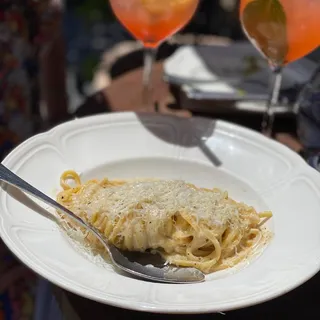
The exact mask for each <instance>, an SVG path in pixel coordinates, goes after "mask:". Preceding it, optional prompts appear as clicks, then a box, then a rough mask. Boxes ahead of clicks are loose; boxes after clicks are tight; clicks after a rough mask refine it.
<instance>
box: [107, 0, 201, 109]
mask: <svg viewBox="0 0 320 320" xmlns="http://www.w3.org/2000/svg"><path fill="white" fill-rule="evenodd" d="M198 2H199V0H110V4H111V7H112V10H113V12H114V13H115V15H116V16H117V18H118V19H119V20H120V22H121V23H122V24H123V25H124V26H125V27H126V28H127V29H128V30H129V31H130V32H131V33H132V35H133V36H134V37H135V38H136V39H138V40H140V41H141V42H142V43H143V45H144V48H145V50H144V52H145V55H144V56H145V58H144V71H143V91H142V98H143V99H142V110H148V111H151V110H153V109H155V104H154V101H153V97H152V90H151V80H150V79H151V71H152V65H153V61H154V58H155V53H156V49H157V48H158V46H159V45H160V44H161V42H163V41H164V40H166V39H167V38H168V37H170V36H172V35H173V34H175V33H176V32H178V31H179V30H180V29H181V28H183V27H184V26H185V25H186V24H187V23H188V22H189V20H190V19H191V18H192V16H193V14H194V13H195V11H196V8H197V6H198Z"/></svg>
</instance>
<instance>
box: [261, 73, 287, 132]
mask: <svg viewBox="0 0 320 320" xmlns="http://www.w3.org/2000/svg"><path fill="white" fill-rule="evenodd" d="M273 77H274V81H273V88H272V91H271V95H270V99H269V101H268V104H267V110H266V111H265V113H264V115H263V120H262V124H261V127H262V128H261V129H262V133H263V134H265V135H267V136H269V137H270V136H272V131H273V122H274V116H275V114H274V111H275V107H276V106H277V105H278V104H279V96H280V90H281V82H282V67H276V68H275V69H274V70H273Z"/></svg>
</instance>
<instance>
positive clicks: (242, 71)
mask: <svg viewBox="0 0 320 320" xmlns="http://www.w3.org/2000/svg"><path fill="white" fill-rule="evenodd" d="M250 61H251V63H250ZM252 61H253V63H252ZM316 67H317V65H316V63H314V62H313V61H311V60H309V59H301V60H299V61H297V62H295V63H292V64H290V65H289V66H287V67H286V68H284V72H283V83H282V89H287V88H290V87H293V86H294V85H296V84H302V83H305V82H306V81H308V80H309V79H310V76H311V74H312V72H313V71H314V70H315V68H316ZM164 73H165V77H166V79H167V81H169V82H172V83H176V84H180V85H181V86H182V89H183V90H184V91H185V93H186V94H187V95H188V96H189V97H192V98H198V99H203V98H209V99H219V98H230V99H237V100H241V99H242V98H243V99H252V100H265V99H267V97H268V93H269V88H270V80H271V79H272V78H271V71H270V68H269V67H268V65H267V62H266V60H265V59H264V58H263V57H262V56H261V55H260V53H259V52H258V51H257V50H256V49H255V48H254V47H253V46H252V45H251V44H250V43H249V42H235V43H233V44H231V45H228V46H199V47H194V46H184V47H181V48H179V49H178V50H177V51H176V52H175V53H174V54H173V55H172V56H171V57H169V58H168V59H167V60H166V61H165V64H164Z"/></svg>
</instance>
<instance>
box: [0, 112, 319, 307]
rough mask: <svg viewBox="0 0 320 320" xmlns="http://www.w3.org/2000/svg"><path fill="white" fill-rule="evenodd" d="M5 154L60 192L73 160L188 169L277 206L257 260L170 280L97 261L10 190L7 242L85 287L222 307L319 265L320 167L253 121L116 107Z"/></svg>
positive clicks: (154, 301)
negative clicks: (189, 281)
mask: <svg viewBox="0 0 320 320" xmlns="http://www.w3.org/2000/svg"><path fill="white" fill-rule="evenodd" d="M3 163H4V164H5V165H6V166H7V167H9V168H10V169H11V170H13V171H14V172H16V173H17V174H18V175H20V176H21V177H23V178H25V179H26V180H27V181H29V182H30V183H31V184H33V185H34V186H36V187H38V188H39V189H40V190H42V191H43V192H45V193H47V194H49V195H50V196H52V197H55V194H56V192H57V190H58V188H59V176H60V174H61V173H62V172H63V171H64V170H66V169H74V170H76V171H78V172H80V173H81V174H82V176H83V179H87V178H90V177H97V178H100V177H102V176H108V177H110V178H133V177H140V178H141V177H156V178H179V179H185V180H187V181H189V182H193V183H195V184H197V185H199V186H202V187H214V186H217V187H220V188H225V189H227V190H228V191H229V192H230V194H231V196H232V197H234V198H235V199H237V200H242V201H245V202H247V203H249V204H252V205H254V206H255V207H256V208H257V209H259V210H263V209H267V208H269V209H271V210H272V211H273V213H274V218H273V219H272V223H271V224H270V228H272V229H273V231H274V233H275V237H274V239H273V240H272V242H271V243H270V245H269V246H268V247H267V249H266V250H265V251H264V252H263V254H262V255H261V256H259V257H258V258H256V259H254V260H252V261H251V262H250V264H249V265H246V266H242V267H241V268H238V269H236V270H228V271H224V272H221V273H216V274H214V275H211V276H208V277H207V281H206V282H204V283H201V284H194V285H168V284H157V283H150V282H145V281H140V280H136V279H132V278H129V277H125V276H123V275H119V274H117V273H115V272H114V271H113V269H112V267H111V266H109V265H107V264H101V263H94V262H93V261H92V260H91V258H90V257H85V255H84V253H82V252H81V251H77V250H75V248H74V246H72V245H71V243H70V242H69V241H68V240H67V239H66V237H64V236H63V235H62V233H61V232H60V231H59V229H58V227H57V226H56V224H55V223H54V222H53V221H51V220H49V219H47V218H46V217H45V216H44V215H40V214H38V213H35V212H34V211H33V210H31V209H30V208H29V207H27V206H26V205H25V204H24V203H26V199H29V198H26V199H23V197H22V196H21V194H20V193H18V192H13V190H12V189H8V190H9V191H10V193H9V194H8V193H7V192H4V191H3V190H1V192H0V212H1V214H0V235H1V237H2V239H3V240H4V242H5V243H6V244H7V245H8V247H9V248H10V249H11V250H12V251H13V252H14V253H15V254H16V255H17V257H18V258H20V259H21V260H22V261H23V262H24V263H25V264H26V265H27V266H29V267H30V268H31V269H33V270H34V271H35V272H37V273H38V274H40V275H41V276H43V277H45V278H47V279H48V280H50V281H52V282H53V283H55V284H57V285H58V286H61V287H63V288H65V289H67V290H70V291H72V292H74V293H76V294H79V295H82V296H84V297H87V298H90V299H93V300H96V301H99V302H102V303H107V304H110V305H114V306H118V307H123V308H128V309H135V310H140V311H150V312H167V313H203V312H218V311H226V310H230V309H235V308H240V307H245V306H249V305H253V304H256V303H260V302H263V301H266V300H268V299H272V298H274V297H277V296H279V295H281V294H284V293H286V292H288V291H289V290H291V289H293V288H295V287H297V286H299V285H300V284H302V283H303V282H304V281H306V280H308V279H309V278H310V277H312V276H313V275H314V274H315V273H316V272H317V271H318V270H319V265H320V250H319V248H320V175H319V174H318V173H317V172H316V171H314V170H313V169H311V168H309V167H308V166H307V165H306V164H305V163H304V161H303V160H302V159H300V158H299V156H297V155H296V154H294V153H293V152H291V151H290V150H289V149H287V148H286V147H283V146H282V145H280V144H278V143H276V142H274V141H271V140H270V139H267V138H265V137H263V136H262V135H260V134H257V133H255V132H253V131H250V130H248V129H244V128H241V127H238V126H235V125H232V124H228V123H225V122H222V121H217V122H214V121H211V120H208V119H201V118H197V119H191V120H186V119H176V118H173V117H167V116H160V115H143V116H142V115H136V114H134V113H122V114H109V115H102V116H95V117H89V118H85V119H81V120H74V121H71V122H68V123H65V124H63V125H61V126H58V127H56V128H54V129H53V130H51V131H49V132H47V133H44V134H41V135H38V136H35V137H33V138H31V139H29V140H28V141H26V142H24V143H23V144H21V145H20V146H19V147H18V148H16V149H15V150H14V151H13V152H12V153H11V154H10V155H9V156H8V157H7V158H6V159H5V160H4V161H3ZM21 202H22V203H21ZM28 205H29V206H30V207H33V205H31V204H30V203H29V204H28ZM38 211H39V210H38Z"/></svg>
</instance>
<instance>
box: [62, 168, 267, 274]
mask: <svg viewBox="0 0 320 320" xmlns="http://www.w3.org/2000/svg"><path fill="white" fill-rule="evenodd" d="M69 180H72V181H73V183H74V186H72V185H71V184H69ZM60 184H61V186H62V188H63V191H61V192H60V193H59V194H58V196H57V201H58V202H59V203H60V204H62V205H63V206H65V207H66V208H68V209H69V210H71V211H72V212H74V213H75V214H76V215H78V216H79V217H81V218H82V219H84V220H85V221H87V222H89V223H90V224H91V225H93V226H95V227H96V228H97V229H98V230H99V231H100V232H101V233H103V234H104V235H105V236H106V237H107V239H108V240H109V241H110V242H111V243H113V244H114V245H116V246H117V247H118V248H120V249H122V250H129V251H142V252H144V251H147V250H157V251H158V252H160V254H162V255H163V256H164V257H165V258H166V259H167V261H168V262H169V263H170V264H173V265H176V266H180V267H195V268H197V269H199V270H201V271H202V272H204V273H211V272H214V271H218V270H222V269H225V268H229V267H233V266H235V265H236V264H237V263H239V262H240V261H242V260H243V259H245V258H246V257H248V256H249V255H250V254H251V253H252V251H253V250H254V248H255V247H256V245H257V244H258V243H261V242H266V241H267V240H268V239H269V237H270V232H268V231H267V229H266V228H264V226H263V225H264V223H265V222H266V221H267V220H268V219H270V218H271V217H272V213H271V212H269V211H266V212H261V213H257V212H256V211H255V209H254V208H252V207H250V206H248V205H246V204H243V203H238V202H236V201H234V200H232V199H231V198H229V196H228V193H227V192H223V191H221V190H219V189H212V190H210V189H203V188H197V187H195V186H194V185H192V184H188V183H186V182H184V181H176V180H151V179H150V180H133V181H110V180H108V179H103V180H101V181H98V180H90V181H88V182H86V183H84V184H82V183H81V180H80V177H79V176H78V174H77V173H76V172H74V171H66V172H64V173H63V174H62V176H61V178H60ZM61 216H62V217H63V219H65V221H68V226H69V227H71V228H76V229H81V228H80V227H79V226H76V225H75V223H74V222H72V221H71V220H68V219H67V218H66V217H64V216H63V215H62V214H61ZM82 232H83V234H84V236H85V239H86V240H87V241H89V242H90V244H92V245H94V246H96V247H99V246H100V244H99V241H98V240H97V239H96V238H95V237H94V236H93V235H92V234H90V233H85V231H84V230H82ZM101 249H102V246H101Z"/></svg>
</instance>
